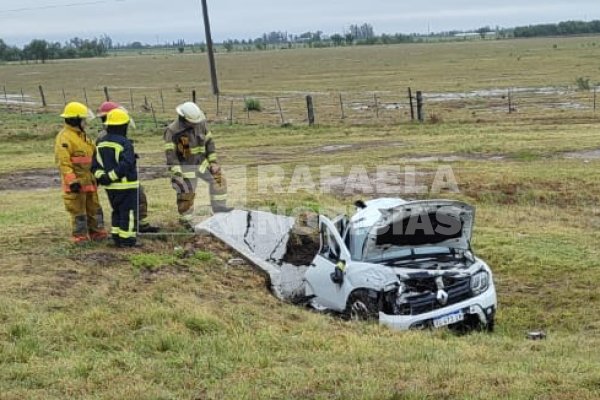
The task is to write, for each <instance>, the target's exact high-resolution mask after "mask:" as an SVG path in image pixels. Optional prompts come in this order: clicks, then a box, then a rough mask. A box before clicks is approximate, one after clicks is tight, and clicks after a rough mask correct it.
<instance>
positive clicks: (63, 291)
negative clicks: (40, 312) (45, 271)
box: [50, 269, 81, 297]
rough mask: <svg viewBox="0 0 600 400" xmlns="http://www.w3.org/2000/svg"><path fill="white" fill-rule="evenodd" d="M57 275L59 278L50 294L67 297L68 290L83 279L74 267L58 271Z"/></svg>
mask: <svg viewBox="0 0 600 400" xmlns="http://www.w3.org/2000/svg"><path fill="white" fill-rule="evenodd" d="M56 277H57V279H56V281H55V283H54V285H53V286H52V288H51V289H50V295H51V296H57V297H65V296H66V295H67V291H68V290H69V289H71V288H72V287H73V286H75V285H76V284H77V282H79V281H80V280H81V277H80V274H79V272H77V271H76V270H74V269H68V270H65V271H58V272H57V273H56Z"/></svg>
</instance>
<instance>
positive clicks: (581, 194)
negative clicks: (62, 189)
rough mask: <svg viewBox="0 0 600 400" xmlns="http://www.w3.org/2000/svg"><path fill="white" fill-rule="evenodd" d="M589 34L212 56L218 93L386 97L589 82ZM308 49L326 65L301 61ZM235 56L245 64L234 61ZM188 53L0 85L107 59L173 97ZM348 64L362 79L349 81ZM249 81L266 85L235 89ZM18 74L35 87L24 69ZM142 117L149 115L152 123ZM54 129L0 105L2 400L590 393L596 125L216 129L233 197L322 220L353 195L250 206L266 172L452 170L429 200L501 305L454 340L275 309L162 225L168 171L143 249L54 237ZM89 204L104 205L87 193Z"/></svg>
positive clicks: (223, 259)
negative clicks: (455, 213)
mask: <svg viewBox="0 0 600 400" xmlns="http://www.w3.org/2000/svg"><path fill="white" fill-rule="evenodd" d="M593 41H594V39H590V38H577V39H544V40H531V41H506V42H490V43H465V44H463V45H461V44H458V43H452V44H443V45H442V44H439V45H437V44H436V45H429V46H428V45H408V46H398V47H373V48H358V49H338V50H335V51H333V52H331V53H326V52H324V51H323V52H321V50H298V51H293V52H286V51H280V52H269V53H260V54H259V53H252V54H232V55H221V56H220V60H219V62H220V63H222V65H223V66H224V67H225V66H226V65H227V68H228V69H224V71H225V70H227V71H229V72H228V78H227V79H225V80H224V82H226V84H225V86H226V87H230V88H231V90H234V88H235V90H236V91H239V92H245V91H247V90H248V91H262V90H319V88H321V89H323V88H326V89H329V88H335V89H344V88H351V87H353V86H354V85H364V86H365V87H370V86H375V85H377V83H376V82H380V83H379V84H380V85H385V84H388V83H389V82H392V83H391V84H393V85H396V84H397V85H398V86H397V87H398V88H401V87H404V86H406V83H407V81H406V80H403V79H406V78H400V77H402V76H404V74H403V73H402V72H403V71H408V72H410V73H411V74H414V77H415V78H414V79H415V80H416V79H419V82H429V83H430V85H431V90H445V89H449V90H453V88H454V86H455V85H459V84H462V85H464V86H463V88H467V87H468V88H477V87H489V86H490V85H496V84H497V85H502V84H503V82H504V80H505V81H507V82H508V81H513V82H514V84H522V85H546V84H549V85H561V84H568V83H570V82H571V81H572V80H574V75H589V76H592V77H593V76H594V74H597V72H598V71H597V68H598V66H597V64H596V63H594V62H593V60H594V59H593V58H592V56H593V55H594V54H596V52H597V51H598V49H597V46H593V45H591V44H590V45H588V44H587V43H592V42H593ZM554 43H557V44H558V46H557V47H558V48H557V49H553V48H552V45H553V44H554ZM582 45H584V46H583V47H582ZM446 46H447V47H446ZM403 52H406V53H410V54H409V55H410V57H403V56H402V53H403ZM510 52H513V54H522V57H521V61H514V63H509V62H500V63H494V62H493V61H486V59H491V58H493V57H508V56H509V54H510ZM321 54H322V55H323V58H326V59H327V62H325V61H323V63H322V64H321V65H320V66H319V65H318V63H314V62H313V63H311V62H310V57H313V56H315V57H316V56H317V55H321ZM236 57H241V58H243V59H244V62H243V63H242V62H232V60H235V59H236ZM261 57H264V58H261ZM349 59H355V60H357V61H356V63H349V62H348V60H349ZM475 59H481V60H482V61H474V60H475ZM198 60H200V61H204V60H202V59H201V58H200V57H199V56H198V57H196V56H181V57H179V56H177V57H170V58H168V59H164V60H158V61H160V62H161V63H164V64H162V65H164V66H165V67H164V68H165V69H164V72H162V73H160V74H156V75H152V74H151V68H150V67H149V64H150V63H148V62H147V61H148V58H131V59H127V62H126V63H124V62H123V61H124V59H122V58H111V59H106V60H86V61H73V62H67V63H65V64H64V65H63V64H62V63H56V64H48V65H45V66H42V65H29V66H7V65H4V66H0V82H1V81H2V80H3V79H5V80H6V81H7V83H9V82H10V81H11V79H13V82H14V85H16V86H19V85H25V84H29V85H31V86H32V87H34V86H35V85H37V82H34V81H33V78H32V76H38V77H39V79H41V78H42V77H47V78H50V77H52V76H54V77H55V81H56V88H57V89H58V88H60V87H61V86H62V85H65V86H66V85H68V84H69V83H68V81H67V79H66V77H67V76H72V77H78V78H76V79H75V80H76V81H77V84H78V85H103V84H106V83H108V81H107V80H104V79H107V78H106V77H99V76H100V75H99V72H98V71H100V70H104V67H106V66H108V65H117V64H119V63H120V64H119V65H120V67H119V68H121V69H120V71H122V72H121V73H122V75H123V76H120V77H119V78H118V79H119V81H118V83H110V84H114V85H123V86H134V85H148V86H151V85H156V86H165V87H168V86H170V85H174V84H176V83H178V84H180V85H190V86H191V85H195V84H194V83H193V82H194V81H193V79H192V78H189V79H190V80H189V81H179V76H181V75H176V74H175V73H174V72H177V71H178V70H186V71H191V70H192V68H194V65H195V64H194V62H195V61H198ZM336 60H337V61H336ZM402 60H406V63H407V64H401V62H402ZM410 60H412V61H410ZM415 60H418V62H417V61H415ZM158 61H157V62H158ZM386 62H387V63H390V66H387V67H386V66H385V63H386ZM301 63H303V64H301ZM486 63H489V64H486ZM518 63H524V64H518ZM528 63H529V64H528ZM201 64H202V63H201ZM379 64H380V65H381V68H380V69H377V68H376V65H379ZM88 65H89V66H90V68H83V67H82V66H88ZM265 65H269V66H270V67H269V68H266V67H265ZM301 65H302V66H301ZM360 65H363V66H364V65H367V66H369V68H366V69H365V71H372V72H368V73H365V74H364V76H362V77H361V76H360V71H361V70H362V69H361V68H360ZM486 65H487V66H488V67H489V68H484V66H486ZM492 65H493V66H494V67H493V71H491V70H490V68H491V66H492ZM520 65H527V67H526V68H521V67H519V66H520ZM575 65H578V66H577V68H575ZM201 66H202V67H203V65H201ZM574 68H575V69H574ZM92 70H93V71H95V74H96V78H94V75H95V74H94V73H93V72H92V73H90V71H92ZM294 70H295V71H296V72H297V73H298V71H300V72H299V73H301V74H302V77H301V78H300V79H297V80H296V79H295V78H294V73H293V72H292V71H294ZM338 70H339V71H340V74H339V75H335V71H338ZM144 71H146V72H144ZM198 71H199V72H200V73H203V72H202V69H198ZM248 71H258V72H256V74H257V76H258V75H260V74H263V75H264V77H257V78H255V79H254V80H252V81H249V79H248V76H247V75H246V74H247V72H248ZM386 71H387V73H389V74H391V75H386ZM31 72H40V75H30V76H29V77H27V75H24V74H27V73H31ZM45 74H48V75H45ZM394 74H397V75H394ZM268 76H271V78H270V79H269V78H268ZM417 76H418V78H417ZM459 76H464V77H465V81H464V82H463V83H460V80H458V79H457V77H459ZM492 76H495V78H492ZM466 77H468V79H467V78H466ZM396 78H398V80H397V81H396ZM14 79H17V80H21V81H16V82H15V81H14ZM35 79H37V78H35ZM490 79H500V80H499V81H495V82H496V83H490V82H491V81H490ZM48 80H49V79H45V80H44V82H47V81H48ZM467 81H468V82H467ZM135 117H136V118H137V119H138V122H139V123H138V125H139V129H138V130H136V131H134V132H133V133H132V137H133V138H134V139H135V141H136V143H135V145H136V148H137V150H138V152H139V153H140V155H141V158H140V163H141V165H142V166H146V167H147V166H160V165H161V164H162V163H163V155H162V153H161V148H162V146H161V132H160V129H155V128H154V126H153V124H152V123H150V121H149V120H148V117H147V116H144V115H135ZM160 119H161V122H165V121H166V116H161V117H160ZM59 128H60V121H59V120H58V119H57V117H56V116H54V115H36V114H31V115H29V114H25V115H21V114H20V113H18V112H10V113H8V112H4V111H0V139H1V140H2V143H3V145H2V147H1V148H0V196H1V199H2V207H1V208H0V223H1V226H2V232H3V235H1V236H0V253H2V258H1V259H0V399H23V398H27V399H64V398H93V399H121V398H127V399H130V398H131V399H224V398H227V399H229V398H238V399H239V398H242V399H246V398H247V399H255V398H273V399H288V398H289V399H338V398H339V399H438V398H442V399H506V398H509V399H597V398H599V397H600V357H599V353H598V348H599V346H600V314H599V313H598V310H599V309H600V295H599V294H598V293H599V292H598V288H597V285H598V281H599V277H600V261H599V260H600V250H599V249H598V239H599V238H598V233H597V232H598V228H599V227H600V210H599V209H598V202H599V199H600V185H599V180H598V177H597V170H598V167H599V166H600V159H598V155H597V153H596V152H595V151H596V150H597V149H598V148H599V145H598V143H599V142H600V130H599V129H598V128H599V127H598V123H597V122H596V120H595V119H593V118H581V119H578V118H576V117H574V116H572V117H569V118H566V117H563V116H561V115H556V116H555V117H554V118H551V119H550V118H549V119H547V120H545V121H542V120H536V121H533V120H531V121H518V120H514V119H510V118H505V119H503V120H499V121H496V122H486V121H483V122H481V121H480V122H462V123H457V122H443V121H442V122H440V123H438V124H425V125H417V124H408V123H405V124H401V125H393V126H392V125H381V126H369V127H366V126H346V127H339V126H337V127H336V126H326V125H322V126H319V127H316V128H314V129H309V128H301V127H292V128H275V127H266V126H261V125H257V126H241V125H233V126H229V125H214V126H213V131H214V134H215V137H216V141H217V146H218V148H219V152H220V153H221V154H222V162H223V164H224V168H225V171H234V170H236V168H238V169H239V167H240V166H242V167H245V168H246V170H247V179H246V185H245V187H246V188H247V192H246V194H245V195H244V192H243V191H242V188H243V187H244V185H243V182H242V181H241V180H239V179H238V177H237V176H235V174H233V173H232V175H231V176H229V177H230V191H231V194H232V197H233V201H234V203H236V204H238V205H242V204H246V205H248V206H251V207H259V206H272V205H274V204H276V205H279V206H281V207H284V208H295V207H300V206H307V207H315V206H320V207H322V208H324V209H326V210H328V209H333V208H338V207H340V206H344V205H347V204H351V203H352V202H353V200H355V199H358V198H360V197H369V196H368V195H367V196H361V195H347V194H344V193H341V192H340V191H335V190H334V191H333V193H331V194H321V193H310V192H300V193H283V194H275V193H269V194H266V195H265V194H259V193H258V190H257V187H258V186H259V185H260V183H259V182H257V174H258V168H259V167H260V166H263V165H275V166H280V167H281V168H282V169H283V170H284V171H285V172H286V180H285V182H286V183H287V182H289V180H290V178H291V175H292V172H293V171H294V169H295V168H296V167H297V166H299V165H300V166H308V167H309V168H310V169H311V171H312V172H314V174H313V176H314V177H315V179H317V180H318V177H319V169H320V167H321V166H323V165H332V164H333V165H339V166H340V167H341V168H342V170H343V171H344V172H345V173H348V171H349V170H350V169H351V168H352V167H353V166H357V165H364V167H365V168H366V169H367V170H368V171H369V172H371V171H374V170H375V169H376V168H377V167H378V166H381V165H390V166H400V167H403V166H405V165H412V166H415V167H416V168H417V170H418V171H431V170H435V168H437V167H438V166H440V165H449V166H451V167H452V170H453V171H454V174H455V176H456V179H457V181H458V184H459V189H460V193H457V194H455V193H443V194H442V195H443V196H444V197H454V198H459V199H462V200H466V201H468V202H470V203H473V204H474V205H475V206H476V207H477V220H476V227H475V233H474V243H473V246H474V248H475V250H476V252H477V253H478V254H479V255H480V256H481V257H482V258H483V259H485V260H486V261H487V262H488V263H489V264H490V265H491V267H492V269H493V271H494V273H495V278H496V284H497V290H498V297H499V303H500V306H499V307H500V308H499V314H498V320H497V330H496V332H494V333H492V334H487V333H478V332H475V333H472V334H469V335H464V336H457V335H454V334H451V333H450V332H448V331H443V330H442V331H433V332H408V333H404V332H403V333H399V332H392V331H389V330H388V329H385V328H382V327H379V326H377V325H376V324H366V323H353V322H346V321H343V320H341V319H339V318H337V317H335V316H330V315H323V314H318V313H315V312H312V311H310V310H307V309H303V308H299V307H297V306H293V305H289V304H284V303H280V302H279V301H277V300H276V299H275V298H274V297H273V296H272V295H271V294H270V293H269V292H268V290H267V288H266V283H265V279H264V277H263V276H262V275H260V274H258V273H257V272H256V271H254V270H253V269H252V268H251V267H250V266H248V265H242V266H239V265H236V266H234V265H229V263H228V261H229V260H230V259H231V258H234V257H236V255H235V254H231V252H230V251H228V250H227V249H226V248H224V247H223V246H222V245H220V244H219V243H217V242H215V241H212V240H210V239H207V238H194V237H192V236H190V235H185V234H183V233H182V232H180V231H179V229H178V228H177V223H176V221H177V217H176V215H175V207H174V204H173V202H174V194H173V193H172V190H171V189H170V187H169V184H168V181H167V179H166V178H156V179H150V180H147V181H145V182H144V185H145V186H146V188H147V189H148V194H149V198H150V208H151V217H150V219H151V220H152V221H153V222H154V223H156V224H159V225H161V226H163V227H164V228H165V229H167V230H168V231H173V232H177V233H178V234H173V235H166V236H164V237H161V238H144V242H145V246H146V247H145V248H144V249H142V250H134V251H115V250H114V249H111V248H110V247H108V246H106V245H103V244H97V245H89V246H87V247H83V248H73V247H71V246H70V245H69V244H68V242H67V237H68V234H69V229H68V226H67V215H66V213H65V211H64V209H63V205H62V202H61V197H60V193H59V190H58V189H57V188H55V187H53V186H52V185H51V184H50V183H49V182H48V180H49V178H48V174H49V173H50V172H51V171H52V170H53V168H54V167H53V154H52V153H51V152H52V143H53V138H54V135H55V134H56V132H57V131H58V129H59ZM28 174H29V175H28ZM28 176H30V177H32V178H35V179H34V180H27V179H25V178H27V177H28ZM201 194H202V196H201V199H200V200H199V204H206V203H207V199H206V193H203V192H202V190H201ZM244 197H245V198H244ZM101 199H102V201H103V203H104V205H105V210H109V207H108V205H107V204H106V196H105V194H104V193H102V194H101ZM533 329H543V330H544V331H546V333H547V334H548V338H547V339H546V340H543V341H537V342H533V341H528V340H527V339H526V333H527V332H528V331H529V330H533Z"/></svg>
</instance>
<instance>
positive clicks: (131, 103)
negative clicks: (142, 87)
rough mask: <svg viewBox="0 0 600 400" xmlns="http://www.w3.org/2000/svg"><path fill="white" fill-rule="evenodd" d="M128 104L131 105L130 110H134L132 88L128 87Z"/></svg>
mask: <svg viewBox="0 0 600 400" xmlns="http://www.w3.org/2000/svg"><path fill="white" fill-rule="evenodd" d="M129 106H130V107H131V111H134V110H135V104H134V103H133V89H131V88H129Z"/></svg>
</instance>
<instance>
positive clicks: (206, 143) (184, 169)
mask: <svg viewBox="0 0 600 400" xmlns="http://www.w3.org/2000/svg"><path fill="white" fill-rule="evenodd" d="M164 140H165V152H166V156H167V165H168V166H169V167H170V169H171V172H180V173H183V176H184V177H186V178H190V179H192V178H195V177H196V176H195V174H196V172H200V173H205V172H206V170H207V168H208V167H209V165H210V164H212V163H215V162H217V154H216V152H215V150H216V149H215V144H214V141H213V138H212V133H211V132H210V131H209V130H208V127H207V124H206V121H203V122H201V123H199V124H193V125H188V124H185V123H183V122H181V121H180V120H179V119H177V120H175V121H174V122H172V123H171V124H170V125H169V126H168V127H167V129H166V130H165V134H164Z"/></svg>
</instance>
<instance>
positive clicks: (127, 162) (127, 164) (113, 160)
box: [92, 134, 139, 190]
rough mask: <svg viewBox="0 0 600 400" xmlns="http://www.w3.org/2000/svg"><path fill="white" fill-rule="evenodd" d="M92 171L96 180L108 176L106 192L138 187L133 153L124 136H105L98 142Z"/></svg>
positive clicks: (129, 143) (131, 146)
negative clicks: (108, 182)
mask: <svg viewBox="0 0 600 400" xmlns="http://www.w3.org/2000/svg"><path fill="white" fill-rule="evenodd" d="M92 171H93V172H94V175H95V177H96V178H100V177H101V176H102V175H104V174H106V175H108V177H109V178H110V180H111V181H112V183H111V184H110V185H108V186H106V189H107V190H124V189H135V188H138V187H139V181H138V176H137V165H136V157H135V152H134V150H133V145H132V143H131V141H130V140H129V139H127V138H126V137H125V136H122V135H115V134H107V135H105V136H103V137H102V138H100V139H99V140H98V142H97V146H96V154H95V156H94V159H93V160H92Z"/></svg>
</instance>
